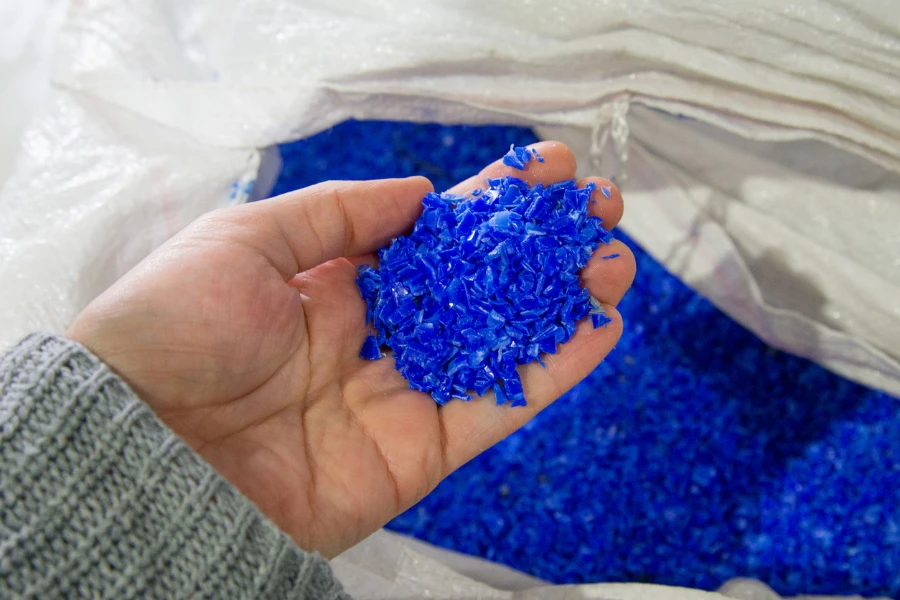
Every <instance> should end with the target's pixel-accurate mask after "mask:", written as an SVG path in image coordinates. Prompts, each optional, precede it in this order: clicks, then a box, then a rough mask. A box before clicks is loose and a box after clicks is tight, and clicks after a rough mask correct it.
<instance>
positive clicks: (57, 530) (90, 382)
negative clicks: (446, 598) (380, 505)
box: [0, 335, 347, 599]
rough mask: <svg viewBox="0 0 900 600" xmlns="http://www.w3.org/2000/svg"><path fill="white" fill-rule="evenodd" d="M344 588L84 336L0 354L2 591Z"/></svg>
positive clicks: (149, 594) (318, 593)
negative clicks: (168, 424)
mask: <svg viewBox="0 0 900 600" xmlns="http://www.w3.org/2000/svg"><path fill="white" fill-rule="evenodd" d="M63 597H65V598H116V599H125V598H160V599H169V598H173V599H174V598H189V597H190V598H227V599H230V598H347V596H346V595H345V594H344V593H343V592H342V590H341V586H340V584H339V583H338V582H337V581H336V580H335V579H334V577H333V576H332V574H331V570H330V568H329V566H328V563H327V562H326V561H325V560H324V559H322V558H321V557H320V556H318V555H313V554H307V553H305V552H303V551H302V550H300V548H298V547H297V546H296V545H295V544H294V543H293V542H292V541H291V539H290V538H289V537H288V536H287V535H285V534H284V533H282V532H281V531H280V530H279V529H278V528H277V527H276V526H275V525H274V524H273V523H271V522H270V521H268V520H267V519H266V518H265V517H264V516H263V515H262V514H261V513H260V511H259V510H258V509H257V508H256V506H255V505H254V504H252V503H251V502H250V501H249V500H248V499H247V498H245V497H244V496H242V495H241V494H240V492H238V491H237V489H236V488H234V487H233V486H232V485H231V484H229V483H228V482H227V481H225V479H223V478H222V477H221V476H220V475H219V474H218V473H217V472H216V471H215V470H214V469H213V468H212V467H210V466H209V465H208V464H207V463H205V462H204V461H203V460H202V459H201V458H200V457H199V456H198V455H197V454H195V453H194V452H193V451H192V450H191V449H190V448H189V447H188V446H187V445H186V444H185V443H184V442H183V441H182V440H181V439H180V438H178V437H177V436H176V435H175V434H174V433H173V432H172V431H171V430H169V429H168V428H167V427H166V426H165V425H164V424H163V423H162V422H161V421H160V420H159V419H157V418H156V416H155V415H154V414H153V412H152V411H151V410H150V408H149V407H148V406H147V405H146V404H144V403H143V402H142V401H141V400H140V399H139V398H138V397H137V396H135V394H134V393H133V392H132V391H131V390H130V389H129V388H128V386H127V385H126V384H125V383H124V382H123V381H122V380H121V379H119V378H118V377H117V376H116V375H115V374H113V373H112V372H111V371H110V370H109V369H108V368H107V367H106V366H105V365H104V364H103V363H102V362H100V361H99V360H98V359H97V358H95V357H94V356H93V355H91V354H90V353H89V352H88V351H87V350H85V349H84V348H83V347H82V346H80V345H78V344H76V343H74V342H71V341H68V340H66V339H63V338H60V337H55V336H48V335H32V336H30V337H28V338H26V339H25V340H23V341H22V342H21V343H19V344H18V345H17V346H16V347H15V348H13V349H12V350H11V351H9V352H8V353H7V354H6V355H5V356H3V357H2V358H0V598H63Z"/></svg>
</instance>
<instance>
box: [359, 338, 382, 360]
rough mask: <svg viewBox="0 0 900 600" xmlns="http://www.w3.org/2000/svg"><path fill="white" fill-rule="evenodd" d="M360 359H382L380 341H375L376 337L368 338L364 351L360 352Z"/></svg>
mask: <svg viewBox="0 0 900 600" xmlns="http://www.w3.org/2000/svg"><path fill="white" fill-rule="evenodd" d="M359 357H360V358H365V359H366V360H378V359H379V358H381V348H379V347H378V340H376V339H375V336H374V335H369V336H366V339H365V341H364V342H363V345H362V350H360V351H359Z"/></svg>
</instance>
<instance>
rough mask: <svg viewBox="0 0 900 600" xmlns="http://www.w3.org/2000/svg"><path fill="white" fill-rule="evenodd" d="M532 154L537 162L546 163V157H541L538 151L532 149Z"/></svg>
mask: <svg viewBox="0 0 900 600" xmlns="http://www.w3.org/2000/svg"><path fill="white" fill-rule="evenodd" d="M531 153H532V154H534V157H535V158H536V159H537V161H538V162H539V163H542V162H544V157H543V156H541V155H540V154H539V153H538V151H537V150H535V149H534V148H532V149H531Z"/></svg>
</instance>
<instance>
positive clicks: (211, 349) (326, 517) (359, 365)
mask: <svg viewBox="0 0 900 600" xmlns="http://www.w3.org/2000/svg"><path fill="white" fill-rule="evenodd" d="M536 147H537V149H538V151H539V152H540V153H541V155H542V156H543V157H544V158H545V162H544V163H538V162H536V161H532V162H531V163H530V164H529V165H528V169H527V171H526V172H525V173H522V172H517V171H512V170H511V169H509V168H508V167H505V166H503V165H502V164H501V163H500V162H497V163H494V164H493V165H491V166H489V167H488V168H486V169H485V170H484V171H482V172H481V173H480V174H479V175H478V176H476V177H473V178H471V179H469V180H468V181H466V182H464V183H462V184H460V185H459V186H457V187H455V188H454V189H453V190H452V191H453V192H456V193H464V192H469V191H471V190H472V189H474V188H476V187H479V186H480V185H481V184H482V182H483V181H484V180H485V179H486V178H488V177H497V176H502V175H505V174H514V175H516V176H519V177H522V178H524V179H526V180H528V181H529V182H530V183H536V182H538V181H541V182H544V183H552V182H555V181H560V180H563V179H570V178H572V177H573V176H574V174H575V159H574V157H573V156H572V153H571V152H570V151H569V149H568V148H566V147H565V146H563V145H562V144H558V143H541V144H539V145H537V146H536ZM590 181H594V182H596V183H597V184H598V185H603V186H608V185H610V184H609V182H608V181H606V180H602V179H591V180H590ZM587 182H588V180H584V181H581V182H580V185H585V184H586V183H587ZM430 190H431V184H430V183H429V182H428V181H427V180H426V179H423V178H416V177H414V178H409V179H397V180H384V181H366V182H329V183H325V184H321V185H317V186H314V187H311V188H307V189H303V190H298V191H296V192H291V193H289V194H285V195H283V196H279V197H277V198H273V199H270V200H266V201H264V202H259V203H255V204H251V205H244V206H239V207H235V208H228V209H223V210H219V211H215V212H213V213H210V214H208V215H206V216H204V217H203V218H201V219H199V220H198V221H196V222H195V223H193V224H192V225H190V226H189V227H187V228H186V229H185V230H184V231H182V232H181V233H180V234H178V235H177V236H175V237H174V238H172V239H171V240H170V241H168V242H167V243H166V244H165V245H163V246H162V247H160V248H159V249H158V250H157V251H156V252H154V253H153V254H152V255H151V256H150V257H148V258H147V259H146V260H144V261H143V262H142V263H141V264H139V265H138V266H137V267H135V268H134V269H133V270H132V271H131V272H130V273H128V274H127V275H126V276H125V277H124V278H122V279H121V280H120V281H119V282H117V283H116V284H115V285H114V286H113V287H112V288H110V289H109V290H108V291H107V292H105V293H104V294H103V295H101V296H100V297H99V298H97V299H96V300H95V301H94V302H93V303H92V304H91V305H90V306H88V307H87V309H85V310H84V312H83V313H82V314H81V315H80V316H79V317H78V318H77V319H76V321H75V323H74V324H73V325H72V326H71V328H70V329H69V331H68V335H69V337H71V339H73V340H75V341H78V342H80V343H82V344H83V345H84V346H86V347H87V348H89V349H90V350H91V351H93V352H94V353H95V354H96V355H97V356H99V357H100V358H101V359H103V360H104V361H105V362H106V363H107V364H108V365H109V366H110V367H111V368H112V369H114V370H115V371H116V372H117V373H119V374H120V375H121V376H122V377H123V378H124V379H125V380H126V381H127V382H128V383H129V384H130V385H131V386H132V388H133V389H134V390H135V391H136V392H137V393H138V395H140V396H141V397H142V398H143V399H144V400H145V401H146V402H147V403H148V404H149V405H150V407H152V409H153V410H154V411H155V412H156V414H157V415H158V416H159V417H160V418H161V419H162V420H163V421H164V422H165V423H167V424H168V425H169V426H170V427H171V428H172V429H173V430H174V431H175V432H176V433H177V434H178V435H180V436H181V437H182V438H184V439H185V440H186V441H187V442H188V443H189V444H190V445H191V446H192V447H193V448H194V449H195V450H196V451H197V452H199V453H200V455H202V456H203V457H204V459H206V460H207V461H208V462H209V463H210V464H211V465H212V466H213V467H215V468H216V469H217V470H218V471H219V472H220V473H222V474H223V475H224V476H225V477H226V478H227V479H229V480H230V481H231V482H232V483H233V484H235V485H236V486H237V487H238V488H239V489H240V490H241V491H242V492H243V493H244V494H245V495H246V496H248V497H249V498H250V499H251V500H253V501H254V502H255V503H256V504H257V505H258V506H259V507H260V508H261V509H262V511H263V512H264V513H265V514H266V515H267V516H268V517H269V518H271V519H273V520H274V521H275V522H276V523H277V524H278V525H279V526H280V527H281V528H282V529H283V530H284V531H286V532H287V533H288V534H290V535H291V536H292V537H293V538H294V540H295V541H296V542H297V543H298V544H299V545H300V546H301V547H303V548H305V549H307V550H316V551H318V552H320V553H322V554H323V555H325V556H329V557H330V556H334V555H336V554H338V553H340V552H341V551H343V550H345V549H347V548H349V547H350V546H352V545H353V544H355V543H356V542H358V541H360V540H362V539H363V538H365V537H366V536H368V535H369V534H371V533H372V532H374V531H375V530H376V529H378V528H379V527H381V526H382V525H384V524H385V523H386V522H387V521H389V520H390V519H391V518H393V517H394V516H396V515H397V514H399V513H400V512H402V511H403V510H405V509H406V508H408V507H409V506H411V505H412V504H414V503H415V502H417V501H418V500H419V499H421V498H422V497H423V496H424V495H425V494H427V493H428V492H429V491H431V490H432V489H433V488H434V487H435V486H436V485H437V484H438V482H440V481H441V479H443V478H444V477H446V476H447V475H448V474H449V473H451V472H452V471H453V470H455V469H456V468H458V467H459V466H461V465H462V464H464V463H465V462H467V461H468V460H470V459H471V458H473V457H474V456H476V455H477V454H479V453H480V452H482V451H484V450H485V449H487V448H488V447H490V446H491V445H493V444H495V443H497V442H498V441H500V440H501V439H503V438H504V437H506V436H507V435H509V434H510V433H512V432H513V431H515V430H516V429H518V428H519V427H521V426H522V425H523V424H525V423H526V422H527V421H528V420H529V419H531V418H532V417H533V416H534V415H535V414H537V413H538V412H539V411H540V410H541V409H543V408H544V407H546V406H547V405H548V404H549V403H550V402H552V401H553V400H555V399H556V398H558V397H559V396H560V395H561V394H562V393H564V392H565V391H566V390H568V389H569V388H571V387H572V386H573V385H575V384H576V383H578V382H579V381H580V380H581V379H582V378H584V377H585V376H586V375H587V374H588V373H589V372H590V371H591V370H592V369H593V368H594V367H596V366H597V364H598V363H599V362H600V361H601V360H602V359H603V357H604V356H606V354H607V353H608V352H609V351H610V350H611V349H612V347H613V346H614V345H615V343H616V341H617V340H618V338H619V335H620V334H621V328H622V321H621V318H620V316H619V315H618V313H617V312H616V310H615V309H614V308H613V305H615V304H616V303H617V302H618V301H619V300H620V299H621V297H622V296H623V295H624V294H625V292H626V290H627V289H628V287H629V286H630V285H631V281H632V278H633V277H634V269H635V267H634V257H633V256H632V254H631V252H630V251H629V250H628V248H627V247H626V246H625V245H624V244H622V243H621V242H616V243H615V244H614V245H613V246H603V247H601V248H600V250H599V252H598V254H601V255H607V254H612V253H619V254H621V257H620V258H618V259H615V260H605V261H603V260H599V256H595V257H594V258H593V259H592V261H591V262H590V263H589V264H588V266H587V267H586V268H585V269H584V271H583V273H582V277H583V279H584V282H585V283H586V285H587V286H588V287H589V289H590V291H591V293H592V294H593V295H594V296H595V297H596V298H598V299H600V300H601V301H602V302H604V303H605V304H606V305H607V311H608V313H609V316H610V317H612V318H613V322H612V323H611V324H609V326H608V327H606V328H601V329H597V330H594V329H592V328H591V326H590V324H589V323H586V322H584V323H581V324H580V325H579V327H578V331H577V333H576V335H575V336H574V337H573V338H572V340H571V341H570V342H569V343H567V344H565V345H564V346H561V347H560V349H559V353H558V354H556V355H553V356H546V357H545V361H546V363H547V368H546V369H544V368H541V367H540V366H539V365H538V364H537V363H532V364H529V365H526V366H524V367H520V373H521V375H522V380H523V383H524V388H525V396H526V398H527V400H528V406H527V407H524V408H515V409H513V408H510V407H509V406H500V407H498V406H496V405H495V403H494V399H493V397H485V398H476V399H475V400H474V401H473V402H470V403H466V402H461V401H456V400H454V401H451V402H450V403H449V404H447V405H446V406H443V407H438V406H437V405H436V404H435V403H434V401H432V399H431V398H430V397H429V396H427V395H425V394H423V393H420V392H413V391H410V390H409V388H408V387H407V382H406V381H405V380H404V379H403V377H402V376H401V375H400V374H399V373H398V372H397V371H395V370H394V366H393V360H392V359H390V358H384V359H382V360H378V361H374V362H372V361H366V360H362V359H360V358H359V357H358V354H359V350H360V347H361V345H362V342H363V339H364V338H365V336H366V328H365V322H364V321H365V312H366V311H365V304H364V303H363V301H362V299H361V298H360V295H359V292H358V291H357V288H356V284H355V277H356V270H355V267H354V264H359V263H360V262H361V261H363V260H369V261H371V260H374V255H373V254H371V253H372V252H374V251H375V250H376V249H378V248H380V247H382V246H384V245H386V244H388V243H389V242H390V240H391V238H393V237H395V236H397V235H400V234H402V233H404V232H405V231H408V230H409V229H410V227H411V225H412V223H413V222H414V221H415V219H416V218H417V216H418V215H419V214H420V213H421V199H422V196H423V195H424V194H425V193H426V192H428V191H430ZM595 198H596V199H597V201H598V202H597V203H595V204H592V205H591V211H592V212H593V213H594V214H597V215H598V216H600V217H601V218H603V220H604V224H605V225H606V226H607V227H609V228H612V227H613V226H615V225H616V223H618V221H619V218H620V217H621V215H622V198H621V196H620V195H619V192H618V191H617V190H616V189H615V188H612V197H611V198H609V199H607V198H606V197H605V196H604V195H602V194H601V193H600V190H597V192H595Z"/></svg>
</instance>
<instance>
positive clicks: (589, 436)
mask: <svg viewBox="0 0 900 600" xmlns="http://www.w3.org/2000/svg"><path fill="white" fill-rule="evenodd" d="M535 141H537V139H536V138H535V137H534V134H533V133H531V132H530V131H529V130H527V129H520V128H515V127H496V126H490V127H472V126H454V127H448V126H442V125H420V124H411V123H388V122H353V121H350V122H347V123H343V124H341V125H339V126H337V127H335V128H334V129H333V130H329V131H327V132H323V133H321V134H319V135H316V136H314V137H312V138H308V139H305V140H302V141H299V142H295V143H292V144H287V145H285V146H282V147H281V151H282V154H283V157H284V167H283V170H282V174H281V177H280V178H279V180H278V183H277V185H276V193H282V192H288V191H291V190H295V189H298V188H301V187H304V186H308V185H312V184H314V183H318V182H320V181H325V180H328V179H377V178H382V177H407V176H410V175H425V176H427V177H428V178H429V179H431V181H432V182H433V183H434V186H435V188H436V189H439V190H442V189H448V188H449V187H451V186H452V185H454V184H456V183H458V182H459V181H462V180H464V179H466V178H468V177H470V176H472V175H474V174H476V173H478V171H479V170H480V169H481V168H483V167H484V166H485V165H486V164H488V163H490V162H491V161H493V160H494V159H495V158H496V157H497V156H500V155H502V154H503V153H504V152H506V150H507V149H508V148H509V146H510V144H513V143H515V144H516V145H522V144H523V143H524V144H528V143H532V142H535ZM599 192H600V193H604V191H603V189H602V188H601V189H600V190H599ZM627 198H628V197H627V193H626V205H627V203H628V199H627ZM627 210H628V209H627V208H626V211H627ZM616 237H617V238H619V239H621V240H622V241H624V242H625V243H626V244H628V245H629V246H631V249H632V251H633V252H634V254H635V256H636V260H637V263H638V277H637V279H636V280H635V284H634V286H633V287H632V289H631V291H630V292H629V293H628V294H626V296H625V298H624V299H623V300H622V302H620V303H619V306H618V309H619V311H620V312H621V313H622V316H623V320H624V321H625V328H624V333H623V335H622V338H621V340H620V341H619V343H618V344H617V345H616V351H615V352H613V353H612V354H611V355H610V356H609V357H608V358H607V359H606V360H605V361H604V362H603V363H602V364H601V365H600V366H599V367H598V368H597V369H595V370H594V372H593V373H591V374H590V375H589V376H588V378H587V379H586V380H585V381H584V382H582V383H581V384H580V385H579V386H578V387H576V388H575V389H574V390H572V392H570V393H569V394H568V395H566V396H565V397H564V398H561V399H560V400H559V401H557V402H556V403H554V404H553V405H551V406H550V407H548V408H547V409H546V410H544V411H543V412H542V413H541V414H540V415H539V416H538V417H537V418H536V419H535V420H533V421H531V422H530V423H529V424H528V425H526V426H525V428H523V430H522V431H520V432H519V433H516V434H513V435H512V436H511V437H509V438H507V439H506V440H505V441H504V442H501V443H500V444H499V445H497V446H495V447H494V448H491V449H490V450H488V451H487V452H485V453H484V454H482V455H480V456H478V457H477V458H475V459H474V460H472V461H471V462H469V463H468V464H466V465H465V466H463V467H462V468H460V469H459V470H458V471H456V472H455V473H454V474H452V475H451V476H450V477H449V478H448V479H446V480H445V481H444V482H442V483H441V484H440V485H439V486H438V487H437V489H436V490H435V491H433V492H432V493H431V494H430V495H429V496H428V497H426V498H425V499H424V500H423V501H422V502H420V503H419V504H417V505H416V506H414V507H413V508H411V509H410V510H408V511H406V512H405V513H404V514H402V515H401V516H399V517H398V518H396V519H395V520H394V521H392V522H391V523H390V525H389V527H390V528H391V529H394V530H396V531H400V532H402V533H405V534H408V535H413V536H416V537H418V538H421V539H424V540H426V541H429V542H432V543H435V544H438V545H440V546H443V547H446V548H451V549H453V550H458V551H460V552H466V553H469V554H474V555H476V556H481V557H484V558H487V559H490V560H495V561H499V562H502V563H504V564H507V565H510V566H512V567H515V568H517V569H521V570H523V571H526V572H528V573H531V574H532V575H536V576H538V577H541V578H543V579H546V580H548V581H551V582H554V583H583V582H596V581H641V582H647V583H664V584H670V585H679V586H687V587H699V588H703V589H708V590H714V589H716V588H718V587H719V586H721V585H722V584H723V583H724V582H725V581H727V580H728V579H731V578H733V577H755V578H757V579H760V580H762V581H764V582H766V583H767V584H769V585H770V586H772V587H773V588H774V589H775V590H776V591H777V592H778V593H779V594H781V595H783V596H795V595H798V594H804V593H805V594H826V595H831V594H835V595H854V594H861V595H863V596H866V597H874V596H888V597H893V598H900V400H898V399H897V398H893V397H890V396H888V395H887V394H884V393H882V392H877V391H873V390H870V389H866V388H864V387H861V386H859V385H856V384H854V383H852V382H850V381H847V380H846V379H842V378H841V377H838V376H837V375H834V374H832V373H829V372H828V371H826V370H825V369H823V368H822V367H820V366H818V365H816V364H814V363H811V362H809V361H807V360H804V359H801V358H797V357H794V356H790V355H787V354H784V353H782V352H778V351H775V350H773V349H771V348H768V347H767V346H766V345H765V343H763V342H762V341H760V340H759V339H758V338H756V337H755V336H754V335H752V334H751V333H750V332H748V331H747V330H746V329H744V328H743V327H741V326H740V325H739V324H737V323H735V322H734V321H732V320H731V319H729V318H728V317H727V316H726V315H724V314H723V313H721V312H720V311H719V310H717V309H716V308H715V307H714V306H713V305H711V304H710V303H709V302H708V301H706V300H705V299H703V298H701V297H700V296H698V295H697V294H696V293H694V292H693V291H692V290H690V289H689V288H688V287H687V286H686V285H684V284H683V283H682V282H680V281H679V280H678V279H677V278H676V277H674V276H673V275H671V274H670V273H668V272H667V271H666V270H665V269H664V268H663V267H662V266H661V265H660V264H659V263H658V262H656V261H655V260H654V259H653V258H652V257H651V256H649V255H648V254H647V253H645V252H644V251H643V250H641V248H640V247H639V246H636V245H634V244H633V243H631V242H630V241H629V239H628V237H627V236H625V235H624V234H619V235H617V236H616Z"/></svg>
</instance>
